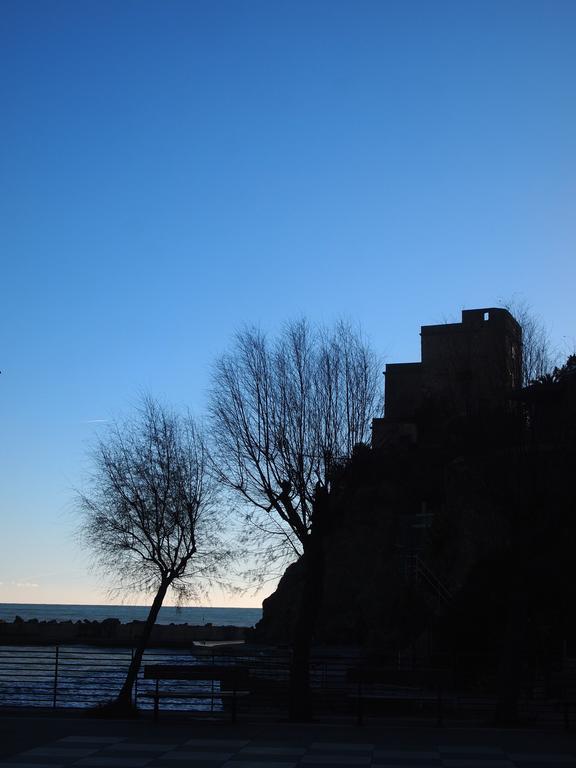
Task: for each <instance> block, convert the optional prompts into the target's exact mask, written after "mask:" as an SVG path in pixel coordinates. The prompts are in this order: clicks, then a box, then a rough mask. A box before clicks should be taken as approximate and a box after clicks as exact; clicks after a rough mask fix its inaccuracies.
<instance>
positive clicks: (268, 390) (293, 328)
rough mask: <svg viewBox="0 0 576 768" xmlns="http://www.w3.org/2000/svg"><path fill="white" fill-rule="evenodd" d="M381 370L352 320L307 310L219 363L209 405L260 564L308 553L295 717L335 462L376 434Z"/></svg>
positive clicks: (302, 706)
mask: <svg viewBox="0 0 576 768" xmlns="http://www.w3.org/2000/svg"><path fill="white" fill-rule="evenodd" d="M379 374H380V366H379V365H378V360H377V358H376V356H375V355H374V353H373V352H372V351H371V350H370V348H369V347H368V346H367V344H366V343H365V342H364V341H363V340H362V338H361V337H360V335H359V334H357V333H355V332H354V331H353V330H352V329H351V328H350V326H349V325H347V324H345V323H339V324H338V325H336V327H335V328H334V329H332V330H331V331H321V330H314V329H312V328H311V327H310V325H309V324H308V323H307V322H306V321H304V320H301V321H298V322H293V323H290V324H288V325H286V326H285V328H284V330H283V332H282V333H281V334H280V336H279V337H278V338H277V339H276V341H274V342H270V341H269V340H268V339H267V338H266V336H265V335H264V334H262V333H261V332H260V331H258V330H255V329H248V330H244V331H242V332H240V333H238V334H237V335H236V340H235V345H234V347H233V349H232V351H231V352H229V353H228V354H225V355H223V356H222V357H221V358H220V359H219V360H218V361H217V363H216V366H215V371H214V378H213V385H212V391H211V401H210V413H211V422H212V430H213V438H214V441H215V457H216V461H217V466H218V474H219V477H220V479H221V480H222V482H223V483H225V484H226V485H227V486H228V487H229V488H231V489H233V490H234V491H236V492H237V493H238V494H240V495H241V496H242V497H243V499H244V501H245V502H246V507H245V509H246V522H247V524H248V527H247V530H248V532H249V534H250V533H251V534H252V535H253V536H256V538H257V541H258V546H259V548H260V554H261V556H260V559H259V563H258V568H259V572H260V573H267V572H269V569H271V568H272V567H273V566H274V564H278V562H281V563H282V564H283V565H285V564H286V562H287V561H289V560H294V558H296V557H299V556H302V564H303V570H304V576H303V582H304V583H303V588H302V593H301V597H300V601H299V612H298V619H297V622H296V626H295V628H294V635H293V646H292V647H293V664H292V670H291V697H290V701H291V704H290V714H291V717H292V719H307V718H308V717H309V716H310V697H309V658H310V647H311V642H312V635H313V631H314V620H315V618H316V616H317V614H318V610H319V606H320V602H321V594H322V574H323V539H324V536H325V532H326V530H327V527H328V525H329V518H330V515H329V514H328V492H329V489H330V480H331V474H332V469H333V467H334V465H335V463H337V462H338V461H340V460H342V459H343V458H344V457H348V456H350V454H351V452H352V449H353V447H354V445H356V444H358V443H362V442H364V441H367V440H368V439H369V435H370V423H371V419H372V417H373V416H375V415H378V414H377V411H378V402H379V389H380V375H379Z"/></svg>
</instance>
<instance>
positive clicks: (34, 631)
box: [0, 617, 250, 647]
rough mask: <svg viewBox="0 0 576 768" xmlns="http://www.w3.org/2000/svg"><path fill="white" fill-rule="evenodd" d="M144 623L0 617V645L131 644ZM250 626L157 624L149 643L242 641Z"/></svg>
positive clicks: (134, 641) (136, 639) (136, 640)
mask: <svg viewBox="0 0 576 768" xmlns="http://www.w3.org/2000/svg"><path fill="white" fill-rule="evenodd" d="M143 628H144V622H143V621H139V620H132V621H130V622H126V623H123V622H121V621H120V620H119V619H114V618H108V619H104V620H102V621H97V620H94V621H90V620H89V619H84V620H78V621H75V622H74V621H71V620H68V621H56V620H54V619H53V620H50V621H39V620H38V619H30V620H27V621H25V620H24V619H22V618H20V617H18V618H16V620H15V621H12V622H7V621H3V620H0V645H4V646H6V645H59V644H72V645H75V644H83V645H84V644H85V645H113V646H133V645H135V644H136V643H137V642H138V640H139V639H140V637H141V634H142V631H143ZM249 632H250V628H249V627H238V626H233V625H224V626H218V625H214V624H212V623H210V622H207V623H206V624H204V625H191V624H188V623H181V624H174V623H172V624H157V625H156V626H155V627H154V628H153V630H152V636H151V638H150V643H149V644H150V645H157V646H165V647H171V646H172V647H176V646H189V645H192V644H193V643H194V642H196V641H198V642H202V643H210V642H231V643H232V642H234V643H238V642H243V641H245V640H246V638H247V636H248V634H249Z"/></svg>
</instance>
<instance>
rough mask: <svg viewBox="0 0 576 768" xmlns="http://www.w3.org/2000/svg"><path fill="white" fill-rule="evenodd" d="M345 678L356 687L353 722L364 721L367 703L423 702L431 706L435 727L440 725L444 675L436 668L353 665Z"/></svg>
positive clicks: (445, 673) (398, 703)
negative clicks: (434, 714)
mask: <svg viewBox="0 0 576 768" xmlns="http://www.w3.org/2000/svg"><path fill="white" fill-rule="evenodd" d="M346 679H347V681H348V682H349V683H353V684H355V686H356V692H355V693H354V694H353V698H355V699H356V704H357V710H356V712H357V723H358V725H362V724H363V722H364V714H365V705H366V703H367V702H370V701H372V702H385V703H387V704H397V705H401V704H404V703H411V704H418V705H420V706H422V705H424V704H425V703H431V704H433V705H434V709H435V712H436V724H437V725H438V726H441V725H442V724H443V722H444V690H445V686H446V683H447V680H448V673H447V672H446V671H445V670H440V669H418V670H407V669H396V668H389V667H372V666H363V665H362V666H357V667H351V668H350V669H348V670H347V674H346Z"/></svg>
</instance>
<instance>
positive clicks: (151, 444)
mask: <svg viewBox="0 0 576 768" xmlns="http://www.w3.org/2000/svg"><path fill="white" fill-rule="evenodd" d="M215 491H216V488H215V483H214V480H213V478H212V477H211V475H210V473H209V472H208V456H207V452H206V447H205V443H204V439H203V437H202V435H201V433H200V431H199V429H198V427H197V426H196V425H195V423H194V421H193V420H192V419H191V418H190V417H189V416H186V417H183V416H179V415H176V414H175V413H172V412H170V411H169V410H167V409H166V408H165V407H163V406H162V405H160V404H159V403H157V402H156V401H154V400H153V399H151V398H146V399H145V400H144V401H143V403H142V405H141V407H140V409H139V412H138V414H137V415H136V416H135V417H134V418H133V419H131V420H130V421H127V422H124V423H122V424H114V425H112V426H111V428H110V429H109V430H108V433H107V434H106V436H105V437H103V438H102V439H100V440H99V441H98V443H97V445H96V447H95V449H94V452H93V472H92V477H91V480H90V489H89V490H88V491H87V492H86V493H80V494H79V496H78V502H79V507H80V510H81V514H82V519H81V523H80V528H79V535H80V539H81V541H82V543H83V544H84V546H85V547H86V549H87V550H88V551H89V553H90V554H91V556H92V557H93V560H94V563H95V565H96V567H97V568H99V569H100V570H101V571H102V572H103V573H104V574H105V576H106V578H107V579H110V578H112V579H113V580H114V582H115V584H116V585H117V588H118V589H120V590H127V591H128V592H129V593H134V592H143V593H148V594H151V595H154V599H153V602H152V605H151V608H150V612H149V614H148V617H147V619H146V622H145V625H144V629H143V632H142V635H141V637H140V640H139V643H138V646H137V648H136V651H135V653H134V657H133V659H132V662H131V664H130V667H129V669H128V673H127V675H126V679H125V681H124V684H123V686H122V689H121V690H120V692H119V695H118V698H117V700H116V702H115V703H114V705H113V708H118V709H121V710H125V709H129V708H130V707H131V698H132V690H133V686H134V681H135V679H136V676H137V674H138V670H139V668H140V664H141V661H142V656H143V654H144V650H145V648H146V646H147V644H148V641H149V639H150V634H151V632H152V628H153V626H154V624H155V622H156V619H157V617H158V612H159V610H160V608H161V606H162V602H163V601H164V598H165V597H166V594H167V593H168V592H169V591H170V590H171V591H172V592H173V593H175V594H176V597H177V599H178V601H179V602H180V603H181V602H183V601H184V600H191V599H197V598H198V596H199V595H201V594H203V593H204V591H205V587H206V585H208V584H210V583H212V582H213V581H214V580H217V579H218V578H219V573H220V572H221V569H222V566H224V564H226V563H227V562H228V561H229V559H230V556H231V555H230V551H229V550H228V549H227V548H226V547H225V546H224V544H223V542H222V539H221V536H220V531H221V526H220V520H219V513H218V509H217V506H216V503H215V502H216V493H215Z"/></svg>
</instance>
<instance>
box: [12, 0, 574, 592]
mask: <svg viewBox="0 0 576 768" xmlns="http://www.w3.org/2000/svg"><path fill="white" fill-rule="evenodd" d="M575 39H576V3H574V2H573V1H572V0H566V1H564V0H541V2H534V1H533V0H498V1H497V0H493V1H491V0H488V1H486V0H483V1H482V2H475V1H474V0H470V1H467V2H461V0H454V1H453V2H449V1H447V0H445V1H443V0H437V1H436V2H428V1H427V0H420V1H418V2H415V1H411V0H388V1H387V2H385V1H383V0H372V1H369V0H301V1H299V2H293V1H289V0H246V1H243V0H226V1H223V0H188V1H187V2H178V1H177V0H156V1H155V2H152V1H150V0H123V2H106V1H105V0H83V2H81V3H79V2H76V0H73V1H67V0H36V2H30V1H29V0H3V2H2V7H1V9H0V105H1V106H0V258H1V273H0V274H1V283H0V285H1V297H2V298H1V303H0V334H1V336H0V369H2V374H1V375H0V425H1V426H0V475H1V477H0V515H1V522H0V602H54V603H57V602H59V603H67V602H72V603H74V602H77V603H96V602H103V601H104V599H105V597H104V593H103V591H102V588H103V585H102V584H100V583H99V582H97V581H96V579H95V577H94V575H93V574H91V573H90V572H89V571H88V569H87V563H86V556H85V554H84V553H82V552H81V551H80V550H79V549H78V547H77V545H76V543H75V541H74V538H73V534H72V532H73V529H74V525H75V516H74V505H73V493H72V489H73V488H75V487H78V486H81V485H82V482H83V478H84V477H85V474H86V471H87V469H88V462H87V458H86V453H87V448H88V446H89V445H90V442H91V440H92V439H93V437H94V434H95V433H98V431H101V430H102V429H105V428H106V421H107V420H109V419H111V418H114V417H117V416H121V415H122V414H123V413H126V412H127V411H128V410H129V409H130V408H131V406H133V404H134V403H135V401H136V400H137V398H138V394H139V393H141V392H149V393H151V394H153V395H156V396H158V397H159V398H161V399H163V400H164V401H166V402H168V403H171V404H173V405H175V406H176V407H186V406H189V407H190V408H191V409H192V411H193V412H195V413H196V414H197V415H199V416H201V415H202V413H203V411H204V409H205V402H206V391H207V388H208V385H209V377H210V366H211V363H212V361H213V360H214V358H215V357H216V356H217V355H218V354H219V353H221V352H222V351H224V350H225V349H226V348H227V346H228V345H229V343H230V340H231V337H232V335H233V333H234V331H235V330H236V329H237V328H238V327H240V326H242V325H244V324H247V323H255V324H259V325H260V326H261V327H263V328H264V329H267V330H270V331H271V332H274V330H275V329H277V328H278V327H279V326H280V325H281V323H282V322H283V321H285V320H286V319H290V318H294V317H298V316H301V315H306V316H307V317H309V318H310V319H311V320H312V321H313V322H323V323H330V322H331V321H333V320H334V319H336V318H338V317H342V316H344V317H347V318H349V319H351V320H352V321H354V322H358V323H359V324H360V325H361V326H362V328H363V329H364V332H365V333H366V335H367V336H368V337H369V339H370V340H371V343H372V345H373V346H374V348H375V349H376V350H377V351H378V352H379V353H380V354H381V355H382V356H383V357H384V358H385V359H387V360H389V361H408V360H418V359H419V336H418V332H419V327H420V325H422V324H430V323H435V322H442V321H443V320H445V319H458V318H459V313H460V310H461V309H462V308H464V307H469V308H470V307H489V306H498V305H499V304H501V303H502V302H506V301H509V300H513V299H516V300H523V301H526V302H528V303H529V304H530V305H531V306H532V308H533V310H534V313H535V314H536V315H537V316H539V317H541V318H542V319H543V320H545V322H546V324H547V325H548V327H549V330H550V334H551V337H552V340H553V342H554V345H555V346H556V347H557V349H558V350H559V352H560V354H567V353H568V352H570V351H572V350H573V349H574V347H575V339H576V303H575V301H574V286H575V280H574V278H575V277H576V266H575V265H576V259H575V248H576V46H575V45H574V40H575ZM213 603H214V604H215V605H224V604H236V605H240V604H245V605H256V604H258V603H259V598H258V597H254V596H252V597H250V596H247V597H245V598H243V599H242V600H241V599H239V598H238V597H234V598H229V597H226V596H223V595H220V594H215V595H214V596H213Z"/></svg>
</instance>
